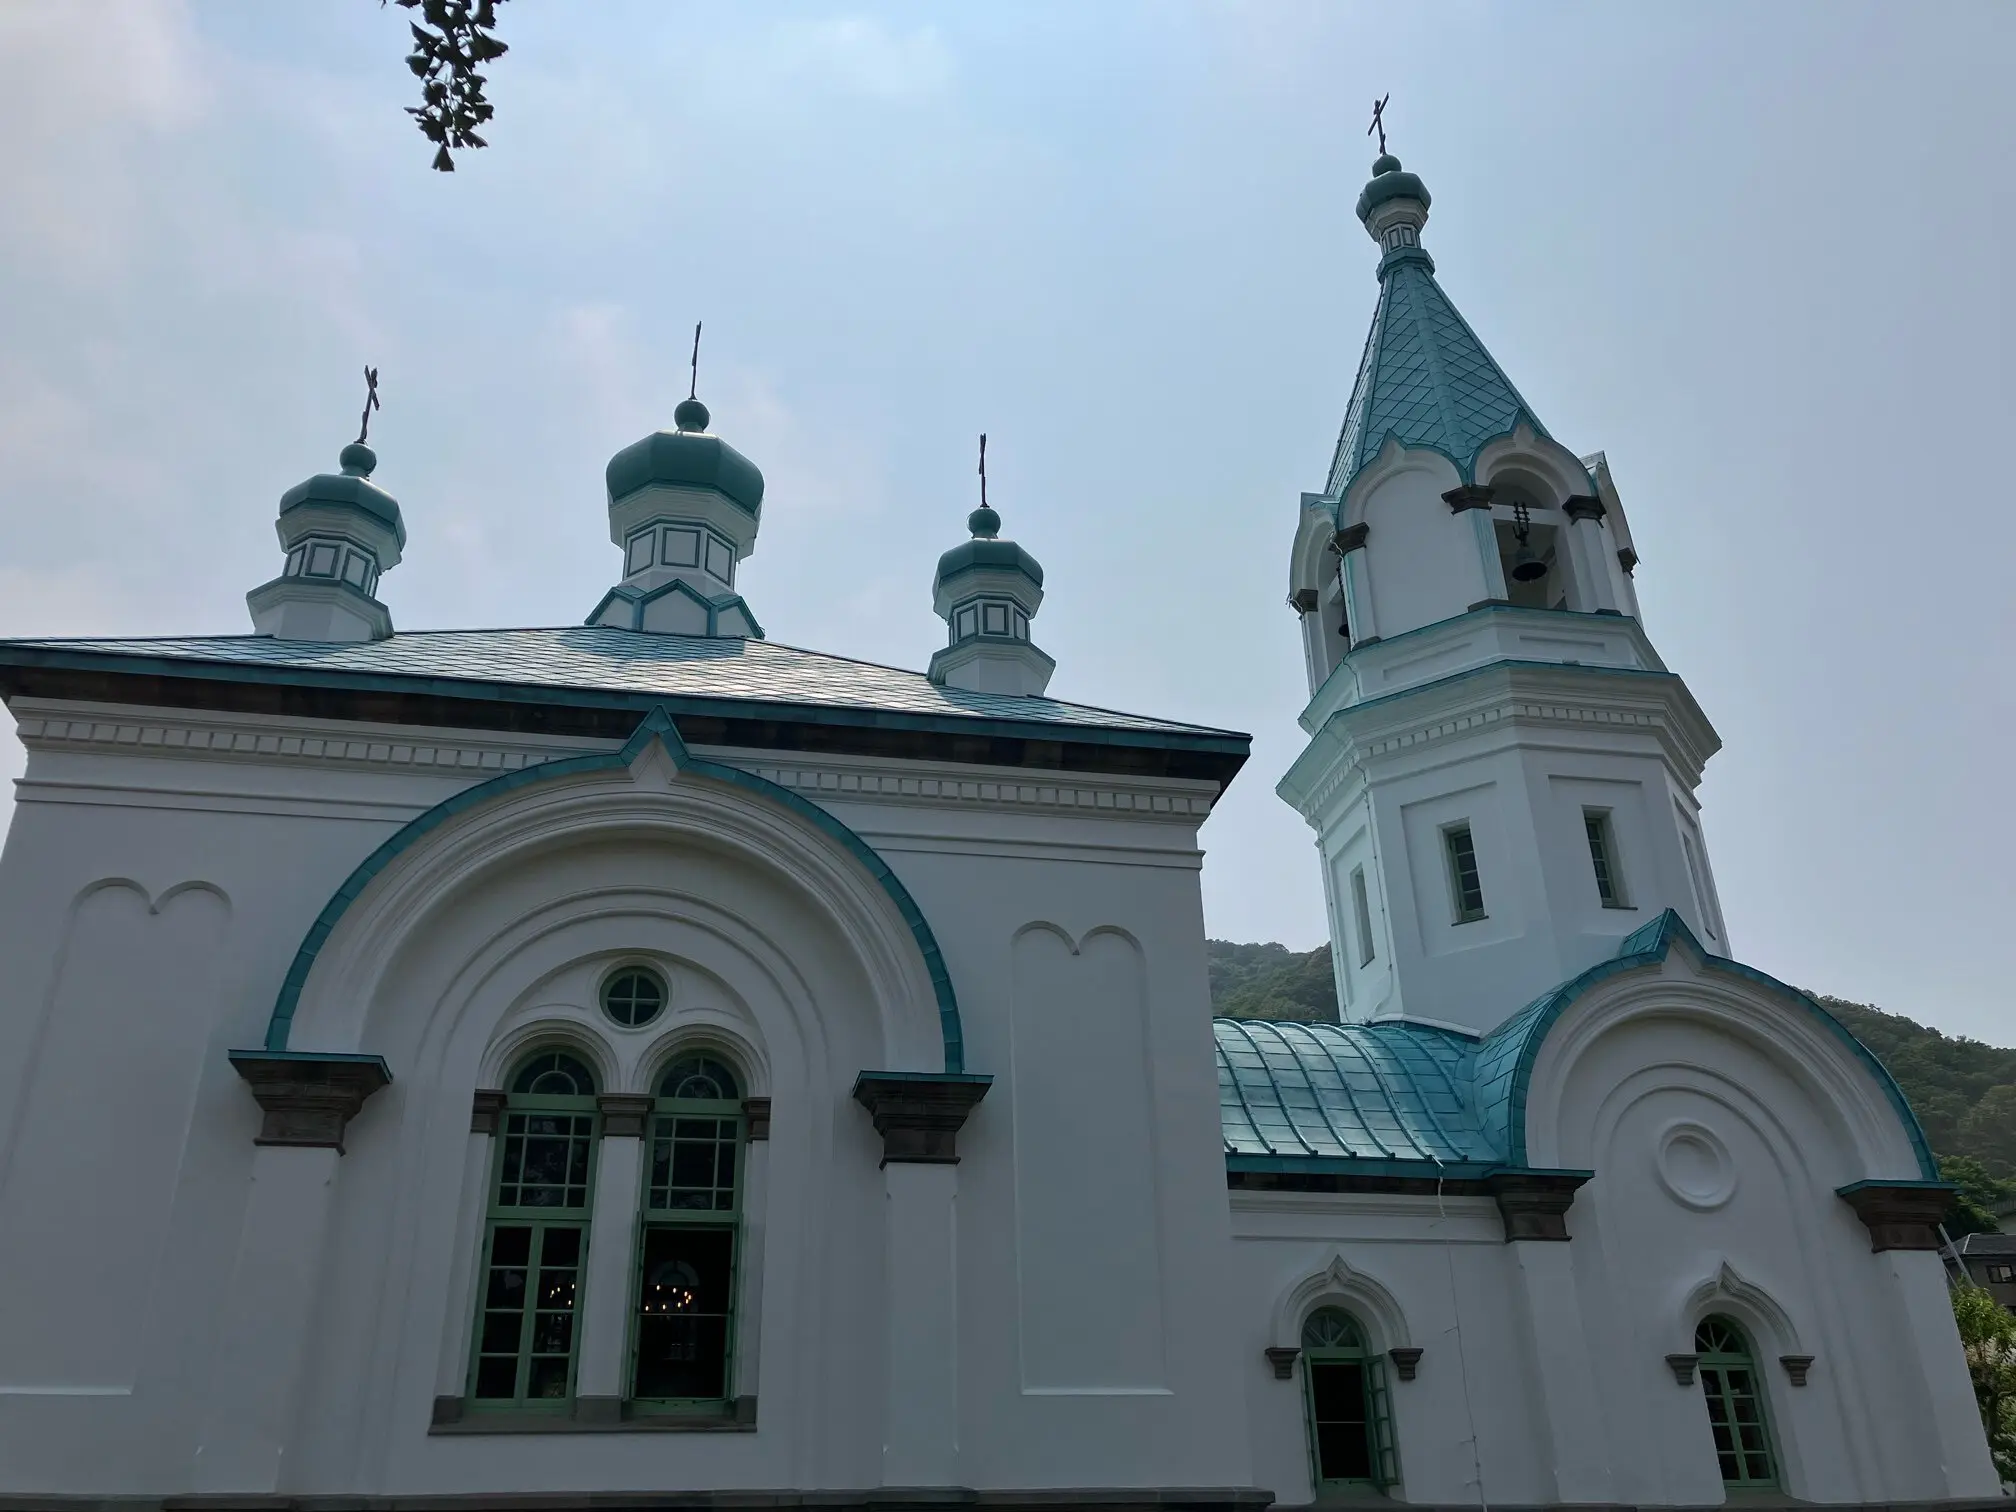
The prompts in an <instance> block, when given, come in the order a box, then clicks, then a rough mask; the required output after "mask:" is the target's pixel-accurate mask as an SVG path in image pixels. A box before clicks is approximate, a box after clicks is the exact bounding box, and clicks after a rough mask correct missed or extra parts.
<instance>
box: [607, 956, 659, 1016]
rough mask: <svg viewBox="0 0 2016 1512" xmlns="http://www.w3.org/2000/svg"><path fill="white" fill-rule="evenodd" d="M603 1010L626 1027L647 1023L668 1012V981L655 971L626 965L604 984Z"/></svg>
mask: <svg viewBox="0 0 2016 1512" xmlns="http://www.w3.org/2000/svg"><path fill="white" fill-rule="evenodd" d="M602 1011H603V1012H604V1013H606V1014H608V1015H609V1017H611V1018H612V1019H614V1020H616V1022H617V1023H619V1024H621V1025H623V1027H624V1028H626V1029H635V1028H638V1027H639V1026H640V1025H643V1024H648V1023H650V1022H651V1020H653V1019H655V1018H656V1017H658V1015H659V1014H660V1013H662V1012H664V1011H665V984H664V982H663V981H661V980H660V979H659V977H658V974H657V973H656V972H653V971H642V970H639V969H637V968H636V967H629V968H626V969H624V970H622V971H619V972H617V973H616V974H615V975H614V976H612V977H610V978H609V980H608V981H606V982H604V983H603V984H602Z"/></svg>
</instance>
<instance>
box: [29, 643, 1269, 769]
mask: <svg viewBox="0 0 2016 1512" xmlns="http://www.w3.org/2000/svg"><path fill="white" fill-rule="evenodd" d="M80 658H89V659H91V660H92V661H94V662H95V661H97V660H98V659H102V658H117V659H120V660H121V661H125V662H128V663H129V664H130V665H131V666H132V667H133V669H134V670H142V669H143V668H144V670H148V671H152V672H156V673H163V672H171V673H172V672H173V671H174V670H175V665H174V664H177V663H186V664H189V666H190V669H191V672H192V674H194V673H195V672H196V669H197V668H198V667H201V668H203V669H204V672H205V674H206V675H213V676H214V675H219V674H220V673H223V674H224V675H230V674H232V673H237V674H239V675H243V674H246V673H251V674H257V673H259V672H261V671H270V672H273V673H276V674H281V675H283V676H285V675H293V676H298V677H299V678H300V679H301V680H302V681H317V680H320V679H322V678H323V677H328V678H330V679H331V680H338V679H342V680H355V679H357V678H409V677H410V678H424V679H429V680H433V681H436V682H440V681H450V682H455V683H461V684H491V685H496V686H498V687H499V688H500V689H509V690H511V691H512V692H513V693H515V694H517V695H519V696H524V695H527V694H531V695H539V694H542V693H544V692H546V691H549V690H550V692H551V693H552V694H553V695H555V696H559V695H562V694H564V693H567V692H585V693H591V694H604V695H609V694H614V695H625V696H629V697H637V696H647V697H652V698H667V699H705V700H728V701H747V702H750V703H754V704H762V705H770V706H779V705H783V706H793V707H813V708H829V709H844V710H854V711H866V712H868V713H871V714H889V715H898V716H910V717H920V718H930V719H947V718H950V719H972V720H994V721H1013V722H1015V723H1017V724H1022V725H1037V726H1052V727H1057V728H1058V729H1059V730H1060V734H1061V732H1062V731H1063V730H1064V729H1071V730H1074V731H1077V730H1085V731H1090V730H1100V731H1106V732H1111V734H1112V738H1117V739H1121V740H1127V739H1129V738H1130V737H1133V738H1135V739H1136V740H1138V741H1145V742H1146V743H1148V744H1151V745H1152V744H1155V743H1157V741H1158V740H1159V739H1161V738H1165V737H1176V738H1178V739H1179V740H1183V741H1197V740H1202V741H1204V742H1205V743H1207V744H1209V745H1210V746H1211V747H1212V748H1214V749H1217V748H1220V747H1223V748H1225V749H1234V748H1236V749H1238V750H1239V751H1241V752H1242V753H1243V751H1244V749H1245V743H1246V740H1247V737H1246V736H1244V735H1241V734H1237V733H1236V732H1232V731H1227V730H1214V729H1210V728H1208V727H1206V726H1203V725H1190V724H1180V723H1175V722H1172V721H1169V720H1160V719H1147V718H1143V717H1141V716H1139V715H1135V714H1121V713H1116V712H1114V711H1113V710H1110V709H1099V708H1092V707H1090V706H1088V705H1085V704H1073V703H1064V702H1061V701H1059V700H1057V699H1054V698H1029V697H1024V696H1021V695H1018V694H1010V693H978V692H973V691H970V690H968V689H964V688H945V687H939V686H937V685H936V684H934V683H932V682H931V681H930V679H929V678H927V677H926V676H925V675H924V674H923V673H921V672H907V671H903V670H901V669H899V668H896V667H884V666H880V665H877V664H876V663H873V662H861V661H850V660H848V659H847V658H845V657H840V656H826V655H822V654H821V653H819V652H815V651H801V650H799V649H798V648H796V647H795V646H783V645H779V644H778V643H777V642H775V641H759V640H742V639H739V638H733V637H725V636H694V635H657V634H652V633H649V632H645V631H638V630H618V629H610V628H608V627H605V626H595V625H574V626H566V627H562V628H559V629H541V630H424V631H405V632H401V633H400V634H397V635H394V636H392V637H390V638H389V639H386V640H381V641H359V642H354V643H348V642H346V643H334V642H322V641H289V640H276V639H274V638H273V637H271V636H264V635H216V636H187V637H170V638H164V639H158V640H151V639H141V640H0V665H4V664H9V663H12V664H36V663H42V664H58V663H60V664H69V663H71V662H74V661H77V660H78V659H80ZM1227 742H1232V743H1236V747H1235V745H1227V744H1226V743H1227Z"/></svg>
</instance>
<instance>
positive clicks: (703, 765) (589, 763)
mask: <svg viewBox="0 0 2016 1512" xmlns="http://www.w3.org/2000/svg"><path fill="white" fill-rule="evenodd" d="M654 746H656V747H657V748H658V749H659V750H660V751H662V753H663V756H662V758H661V759H662V760H663V761H664V763H665V764H666V765H667V766H669V767H670V768H671V773H670V774H667V775H671V774H677V775H692V776H696V777H701V778H706V779H711V780H713V781H716V782H720V783H724V784H726V785H728V786H730V787H733V788H737V789H739V790H741V791H742V792H744V793H747V794H750V795H752V796H753V797H756V798H758V799H760V800H763V801H766V802H768V803H770V804H774V805H776V806H778V807H781V808H783V809H785V810H787V811H788V812H789V813H791V814H792V815H794V816H795V817H797V818H798V819H801V820H803V821H805V822H806V823H807V824H809V825H810V826H811V827H812V828H814V829H815V830H817V831H818V832H819V833H820V834H821V835H822V836H824V837H825V838H826V839H828V840H829V841H832V842H835V843H836V844H837V845H838V846H839V848H840V849H841V850H843V851H844V852H845V853H846V854H847V855H848V856H849V857H850V858H851V859H852V861H853V862H855V863H857V864H858V866H859V868H860V869H861V870H863V871H865V872H866V873H867V874H868V876H869V878H871V879H872V880H873V882H874V883H875V884H876V886H877V887H878V888H879V889H880V891H881V892H882V893H883V894H885V895H886V897H887V900H888V902H889V903H890V904H891V905H893V906H894V908H895V911H896V913H897V914H898V916H899V917H900V918H901V920H902V922H903V924H904V926H905V927H906V928H907V930H908V932H909V934H910V936H911V938H912V940H913V941H914V943H915V948H916V952H917V956H918V962H917V964H919V965H921V967H922V968H923V972H924V974H925V976H926V977H927V978H928V981H929V986H930V992H931V996H932V998H933V999H934V1003H935V1010H936V1013H937V1017H938V1025H939V1033H940V1038H941V1040H942V1042H943V1046H944V1068H945V1070H946V1071H947V1072H948V1073H959V1072H963V1071H964V1069H965V1041H964V1035H963V1032H962V1030H961V1026H960V1022H959V1004H958V999H957V996H956V994H955V993H954V991H953V987H952V978H951V975H950V973H949V972H948V971H947V969H946V966H945V959H944V954H943V952H942V951H941V950H940V949H939V947H938V941H937V937H936V936H935V935H934V934H933V932H932V930H931V925H930V923H929V921H928V920H926V919H925V917H924V913H923V910H922V909H920V908H919V907H918V906H917V902H916V900H915V899H914V898H913V897H911V895H910V891H909V889H908V888H906V887H905V886H904V885H903V883H902V880H901V879H900V878H898V877H897V875H896V874H895V872H894V871H892V870H891V869H890V867H889V864H888V863H887V862H886V861H884V860H883V859H882V858H881V856H880V855H878V854H877V853H876V851H875V849H874V847H872V846H871V845H869V844H868V842H867V841H865V840H863V839H862V838H861V836H860V835H858V834H856V833H855V832H854V830H853V829H851V828H850V827H849V826H848V825H846V824H845V823H843V822H842V821H841V820H839V819H837V818H835V817H834V816H833V815H832V814H831V813H829V812H828V811H827V810H826V809H824V808H821V807H820V806H819V805H818V804H815V803H813V802H812V801H811V800H809V799H807V798H804V797H801V796H800V795H799V794H797V793H795V792H793V791H791V789H789V788H786V787H783V786H780V785H779V784H777V783H775V782H772V781H770V780H769V779H768V778H765V777H759V776H757V775H756V774H755V773H753V772H747V771H744V770H742V769H741V768H740V767H734V766H730V765H728V764H727V763H725V762H718V761H710V760H706V759H704V758H701V757H696V756H693V755H692V754H691V753H690V752H688V750H687V748H686V743H685V741H684V740H683V739H681V737H680V735H679V731H678V729H677V728H676V727H675V726H674V724H673V722H672V718H671V716H670V715H669V714H667V713H666V711H665V708H664V706H663V705H662V704H661V705H658V706H656V707H654V708H653V709H652V710H651V712H650V713H649V714H648V715H646V716H645V717H644V719H643V720H642V721H641V722H640V723H639V724H638V726H637V729H636V731H635V732H634V733H633V734H632V735H631V736H630V739H629V740H628V741H626V742H625V743H624V745H623V747H622V748H621V749H620V750H617V751H609V752H598V753H596V754H593V755H587V756H570V757H563V758H560V759H558V760H554V761H547V762H541V763H539V764H537V765H535V766H528V767H523V768H520V769H519V770H518V771H515V772H506V773H504V774H503V775H501V776H498V777H493V778H491V779H490V780H489V781H487V782H481V783H478V784H476V785H475V786H474V787H471V788H467V789H464V790H463V791H462V792H460V793H457V794H454V795H453V796H452V797H449V798H447V799H444V800H443V801H442V802H440V803H438V804H436V805H435V806H434V807H433V808H430V809H428V810H427V811H426V812H425V813H422V814H419V815H416V816H415V817H414V818H413V819H411V820H409V821H408V822H407V823H406V824H405V825H404V826H402V827H401V828H400V829H399V830H398V832H397V833H395V834H394V835H392V836H391V837H390V838H389V839H387V840H386V841H385V843H384V844H382V845H380V846H379V847H378V848H377V849H376V850H375V851H373V852H372V853H371V854H370V855H369V856H367V857H365V858H364V860H363V861H361V862H359V863H358V865H357V867H356V869H355V870H353V871H352V872H351V873H350V875H349V877H348V878H347V879H345V881H344V883H343V885H342V886H341V887H339V888H337V890H336V892H335V893H334V894H333V895H332V896H331V897H330V899H329V901H328V903H326V904H325V905H323V908H322V911H321V913H320V914H318V915H317V916H316V919H315V922H314V923H313V924H312V925H310V926H309V929H308V932H307V934H306V935H305V936H304V937H303V939H302V941H301V944H300V947H299V948H298V949H297V950H296V951H295V954H294V960H293V962H292V964H291V965H290V966H289V968H288V971H287V975H286V977H285V978H284V979H283V981H282V982H281V985H280V992H279V995H278V997H277V998H276V999H275V1000H274V1004H273V1013H272V1016H271V1017H270V1019H269V1020H268V1022H267V1026H266V1039H265V1048H266V1050H267V1051H268V1052H281V1051H286V1050H287V1049H288V1041H289V1038H290V1036H291V1034H292V1031H293V1024H294V1019H295V1016H296V1013H297V1010H298V1009H299V1006H300V1003H301V999H302V994H303V992H304V990H305V989H306V987H307V985H308V981H309V977H310V975H311V973H312V972H313V971H314V969H315V965H316V962H317V960H318V959H319V957H320V955H321V952H322V948H323V946H324V945H326V944H327V943H328V941H329V938H330V936H331V935H332V934H333V933H334V932H335V930H336V927H337V925H338V924H339V923H341V922H343V920H344V919H345V918H346V917H347V916H349V914H350V911H351V909H352V907H353V905H355V904H356V903H357V902H358V901H359V899H360V898H362V897H363V895H364V893H365V892H366V891H367V889H369V888H370V887H371V884H372V883H373V882H374V881H375V880H377V878H378V877H379V876H380V875H381V874H382V873H384V872H385V871H386V870H387V868H389V867H390V866H391V865H392V864H393V862H395V861H397V860H398V859H399V858H400V857H401V856H402V855H405V854H406V853H407V852H409V851H411V850H412V849H413V848H414V847H415V846H416V845H417V844H418V843H419V842H420V841H422V840H423V839H425V838H427V837H429V836H431V835H433V834H434V833H436V832H437V831H440V830H441V829H443V828H444V826H446V825H448V824H449V823H450V821H452V820H455V819H458V818H460V817H462V816H463V815H466V814H469V813H471V812H472V811H474V810H476V809H479V808H482V807H484V806H486V805H488V804H490V803H492V802H494V801H496V800H498V799H501V798H504V797H506V796H508V795H511V794H515V793H518V792H520V791H521V790H523V789H526V788H530V787H534V786H536V785H543V784H547V783H552V782H556V781H560V780H563V779H566V778H570V777H584V776H593V775H597V774H610V773H615V772H621V771H627V770H630V769H632V768H634V767H638V766H640V765H648V764H649V762H650V760H651V757H652V751H653V747H654Z"/></svg>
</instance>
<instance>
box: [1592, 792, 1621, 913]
mask: <svg viewBox="0 0 2016 1512" xmlns="http://www.w3.org/2000/svg"><path fill="white" fill-rule="evenodd" d="M1582 832H1583V833H1584V834H1585V835H1587V836H1588V837H1589V864H1590V866H1591V867H1593V868H1594V869H1595V872H1596V896H1597V897H1598V898H1599V899H1601V900H1602V903H1603V906H1604V907H1605V908H1629V907H1630V906H1631V905H1630V904H1629V903H1627V902H1626V901H1625V900H1624V879H1623V878H1622V877H1621V876H1619V875H1618V871H1617V836H1616V832H1615V831H1614V830H1612V829H1611V827H1610V811H1609V810H1608V809H1584V810H1582Z"/></svg>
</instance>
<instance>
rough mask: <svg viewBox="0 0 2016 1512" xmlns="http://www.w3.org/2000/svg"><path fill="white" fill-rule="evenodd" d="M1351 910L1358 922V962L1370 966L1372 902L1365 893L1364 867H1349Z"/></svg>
mask: <svg viewBox="0 0 2016 1512" xmlns="http://www.w3.org/2000/svg"><path fill="white" fill-rule="evenodd" d="M1351 911H1352V912H1353V913H1354V914H1356V915H1357V923H1358V964H1359V965H1360V966H1370V965H1371V964H1372V957H1373V954H1374V951H1373V949H1372V903H1371V900H1370V899H1369V898H1367V897H1366V895H1365V868H1364V867H1362V866H1354V867H1352V868H1351Z"/></svg>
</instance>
